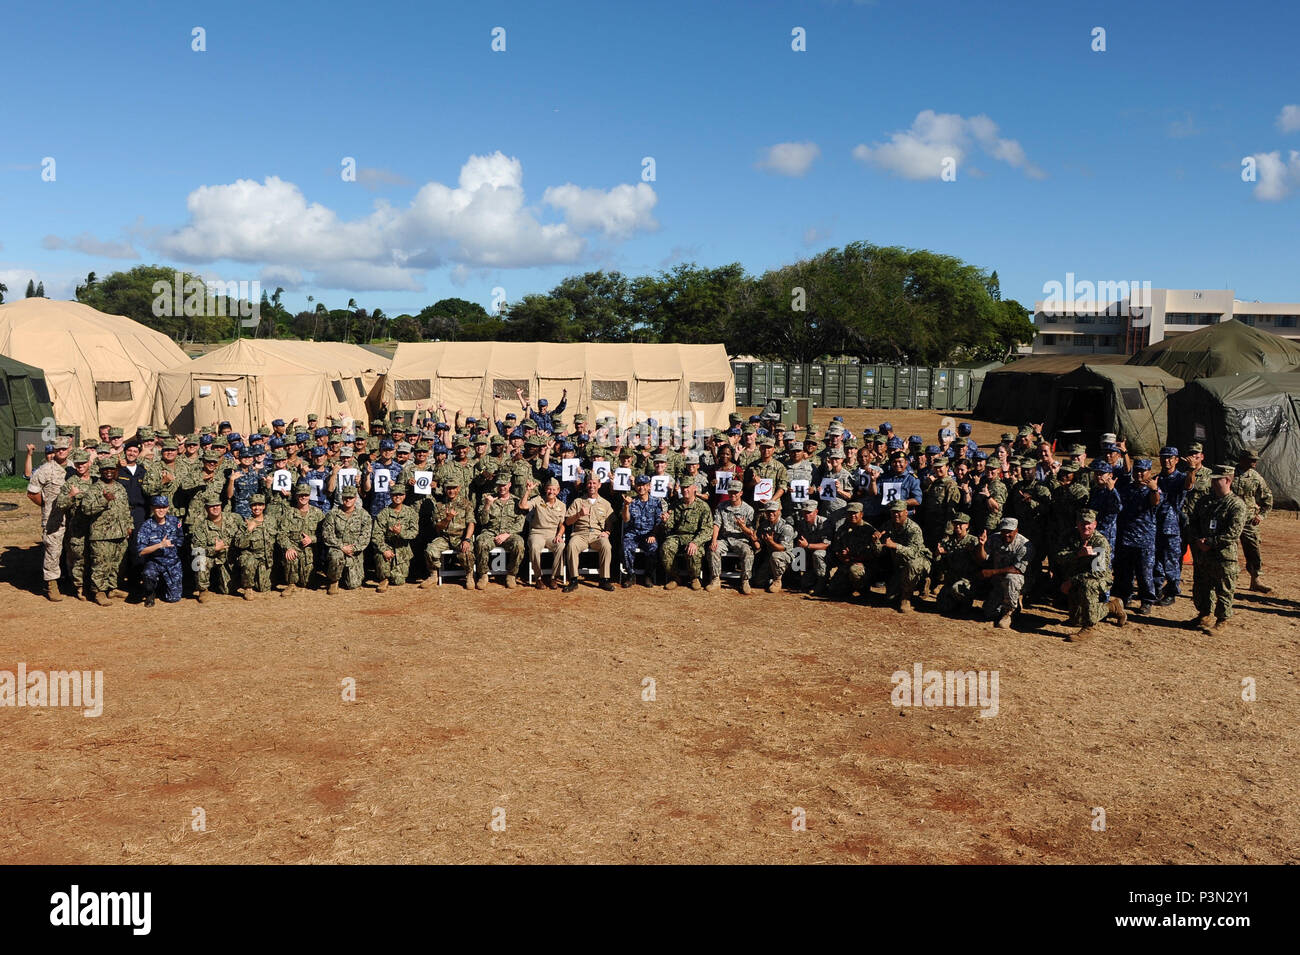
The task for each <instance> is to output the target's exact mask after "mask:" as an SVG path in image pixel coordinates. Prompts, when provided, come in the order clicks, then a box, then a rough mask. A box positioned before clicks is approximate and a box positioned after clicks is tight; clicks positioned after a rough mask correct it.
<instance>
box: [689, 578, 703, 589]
mask: <svg viewBox="0 0 1300 955" xmlns="http://www.w3.org/2000/svg"><path fill="white" fill-rule="evenodd" d="M703 589H704V584H702V583H700V578H698V577H692V578H691V590H703Z"/></svg>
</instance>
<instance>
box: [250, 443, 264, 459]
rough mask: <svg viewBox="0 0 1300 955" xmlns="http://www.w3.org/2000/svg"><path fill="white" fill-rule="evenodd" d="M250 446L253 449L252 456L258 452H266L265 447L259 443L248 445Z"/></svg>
mask: <svg viewBox="0 0 1300 955" xmlns="http://www.w3.org/2000/svg"><path fill="white" fill-rule="evenodd" d="M250 447H252V449H253V456H254V457H256V456H257V455H259V454H266V448H264V447H262V446H261V445H260V444H254V445H250Z"/></svg>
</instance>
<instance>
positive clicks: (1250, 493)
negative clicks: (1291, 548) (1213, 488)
mask: <svg viewBox="0 0 1300 955" xmlns="http://www.w3.org/2000/svg"><path fill="white" fill-rule="evenodd" d="M1258 463H1259V455H1258V454H1256V453H1255V452H1254V451H1242V452H1241V457H1240V458H1239V459H1238V460H1237V470H1236V474H1235V476H1234V478H1233V481H1232V493H1233V494H1235V495H1237V497H1239V498H1241V499H1242V500H1243V501H1245V502H1246V527H1245V529H1244V530H1242V532H1241V549H1242V551H1243V552H1244V553H1245V555H1246V572H1247V573H1248V574H1250V589H1251V590H1254V591H1256V592H1257V593H1261V594H1269V593H1272V592H1273V588H1272V587H1269V586H1267V585H1265V584H1264V583H1263V582H1262V581H1261V580H1260V579H1259V575H1260V571H1261V570H1262V569H1263V567H1264V559H1263V557H1262V555H1261V554H1260V549H1259V525H1260V524H1261V523H1262V522H1263V521H1264V518H1266V517H1268V515H1269V513H1270V512H1271V511H1272V510H1273V491H1272V489H1271V488H1270V487H1269V486H1268V482H1267V481H1265V480H1264V475H1262V474H1260V473H1259V471H1257V470H1256V469H1255V465H1256V464H1258Z"/></svg>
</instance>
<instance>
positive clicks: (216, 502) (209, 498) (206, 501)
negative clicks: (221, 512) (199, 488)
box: [203, 491, 221, 507]
mask: <svg viewBox="0 0 1300 955" xmlns="http://www.w3.org/2000/svg"><path fill="white" fill-rule="evenodd" d="M203 506H204V507H221V495H220V494H219V493H218V492H216V491H209V492H208V493H207V494H204V495H203Z"/></svg>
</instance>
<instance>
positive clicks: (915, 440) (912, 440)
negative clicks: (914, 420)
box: [907, 434, 925, 444]
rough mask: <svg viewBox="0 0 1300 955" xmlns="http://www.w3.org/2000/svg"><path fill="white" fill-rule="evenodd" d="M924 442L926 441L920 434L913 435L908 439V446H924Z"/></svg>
mask: <svg viewBox="0 0 1300 955" xmlns="http://www.w3.org/2000/svg"><path fill="white" fill-rule="evenodd" d="M924 442H925V439H924V438H922V437H921V436H920V435H919V434H914V435H911V436H910V437H909V438H908V439H907V443H908V444H923V443H924Z"/></svg>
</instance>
